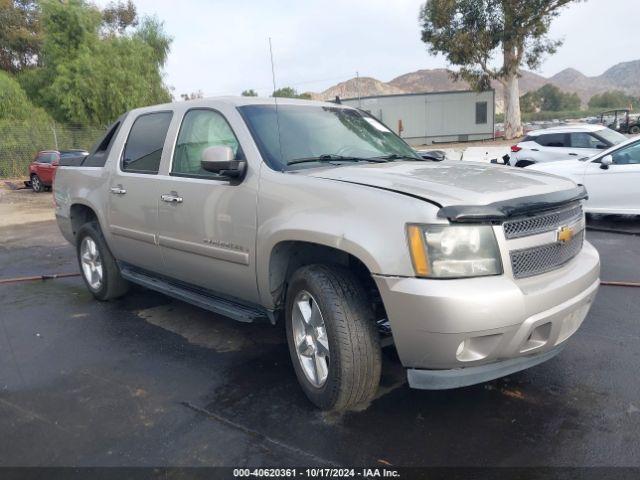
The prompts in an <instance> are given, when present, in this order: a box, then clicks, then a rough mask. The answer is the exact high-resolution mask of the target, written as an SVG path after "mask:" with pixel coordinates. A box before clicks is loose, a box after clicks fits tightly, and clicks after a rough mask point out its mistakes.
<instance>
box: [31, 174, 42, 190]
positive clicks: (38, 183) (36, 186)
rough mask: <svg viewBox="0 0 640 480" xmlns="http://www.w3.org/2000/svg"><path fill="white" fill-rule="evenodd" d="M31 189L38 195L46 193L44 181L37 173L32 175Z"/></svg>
mask: <svg viewBox="0 0 640 480" xmlns="http://www.w3.org/2000/svg"><path fill="white" fill-rule="evenodd" d="M31 189H32V190H33V191H34V192H36V193H40V192H43V191H44V185H43V184H42V180H40V177H39V176H38V175H36V174H35V173H34V174H33V175H31Z"/></svg>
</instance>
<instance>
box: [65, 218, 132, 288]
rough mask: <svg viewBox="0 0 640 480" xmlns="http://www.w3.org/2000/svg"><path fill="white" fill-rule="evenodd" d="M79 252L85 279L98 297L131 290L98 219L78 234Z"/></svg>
mask: <svg viewBox="0 0 640 480" xmlns="http://www.w3.org/2000/svg"><path fill="white" fill-rule="evenodd" d="M76 253H77V256H78V264H79V266H80V274H81V275H82V279H83V280H84V283H85V285H86V286H87V288H88V289H89V291H90V292H91V293H92V295H93V296H94V297H95V298H96V299H98V300H100V301H106V300H111V299H114V298H118V297H121V296H122V295H124V294H125V293H127V291H128V290H129V282H127V281H126V280H125V279H124V278H122V276H121V275H120V269H119V268H118V264H117V263H116V260H115V258H113V255H112V254H111V251H109V247H107V242H106V241H105V239H104V237H103V235H102V230H100V226H99V225H98V223H97V222H90V223H85V224H84V225H83V226H82V227H80V229H79V230H78V233H77V235H76Z"/></svg>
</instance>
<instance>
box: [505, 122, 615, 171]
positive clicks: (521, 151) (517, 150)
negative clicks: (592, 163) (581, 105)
mask: <svg viewBox="0 0 640 480" xmlns="http://www.w3.org/2000/svg"><path fill="white" fill-rule="evenodd" d="M626 139H627V137H625V136H624V135H622V134H621V133H618V132H615V131H613V130H611V129H610V128H607V127H605V126H602V125H588V124H578V125H566V126H563V127H553V128H547V129H543V130H533V131H531V132H529V133H527V135H526V136H525V137H524V138H523V139H522V140H521V141H520V142H518V144H517V145H513V146H512V147H511V153H510V155H509V164H510V165H512V166H515V167H526V166H528V165H532V164H534V163H542V162H553V161H556V160H570V159H576V158H584V157H590V156H592V155H596V154H598V153H600V152H601V151H602V150H606V149H607V148H610V147H612V146H613V145H617V144H618V143H621V142H624V141H625V140H626Z"/></svg>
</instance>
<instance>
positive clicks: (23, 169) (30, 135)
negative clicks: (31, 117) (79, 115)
mask: <svg viewBox="0 0 640 480" xmlns="http://www.w3.org/2000/svg"><path fill="white" fill-rule="evenodd" d="M104 130H105V129H104V128H103V127H93V126H70V125H61V124H57V123H34V122H29V121H15V120H11V121H8V120H0V178H17V177H24V176H26V175H27V174H28V170H29V169H28V167H29V163H31V161H32V160H33V158H34V157H35V154H36V153H37V152H38V151H40V150H69V149H74V148H84V149H89V148H90V147H91V145H93V143H94V142H95V141H96V140H98V139H99V138H100V136H101V135H102V134H103V133H104Z"/></svg>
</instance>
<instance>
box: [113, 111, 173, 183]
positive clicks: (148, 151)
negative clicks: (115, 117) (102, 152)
mask: <svg viewBox="0 0 640 480" xmlns="http://www.w3.org/2000/svg"><path fill="white" fill-rule="evenodd" d="M172 116H173V114H172V113H171V112H157V113H147V114H144V115H140V116H139V117H138V118H137V119H136V121H135V122H134V123H133V126H132V127H131V131H130V132H129V138H127V143H126V145H125V147H124V152H123V154H122V170H123V171H125V172H133V173H146V174H156V173H158V169H159V168H160V159H161V157H162V148H163V146H164V141H165V138H166V136H167V131H168V130H169V124H170V123H171V117H172Z"/></svg>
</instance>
